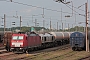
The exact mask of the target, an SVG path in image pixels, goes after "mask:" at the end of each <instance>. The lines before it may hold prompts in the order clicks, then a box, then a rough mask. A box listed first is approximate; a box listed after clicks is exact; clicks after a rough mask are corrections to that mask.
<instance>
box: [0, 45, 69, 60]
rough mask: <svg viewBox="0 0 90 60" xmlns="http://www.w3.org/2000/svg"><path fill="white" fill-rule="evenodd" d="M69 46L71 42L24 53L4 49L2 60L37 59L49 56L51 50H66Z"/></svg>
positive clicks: (1, 55)
mask: <svg viewBox="0 0 90 60" xmlns="http://www.w3.org/2000/svg"><path fill="white" fill-rule="evenodd" d="M68 48H70V45H69V44H67V45H63V46H58V47H54V48H48V49H44V50H39V51H32V52H30V53H29V54H22V53H20V54H15V53H13V52H6V51H5V50H2V52H1V54H0V60H5V59H6V60H14V59H15V60H27V59H35V58H37V57H38V56H47V55H48V54H49V52H50V51H57V50H65V49H68ZM16 56H17V57H16ZM29 56H30V57H29ZM2 57H3V58H2Z"/></svg>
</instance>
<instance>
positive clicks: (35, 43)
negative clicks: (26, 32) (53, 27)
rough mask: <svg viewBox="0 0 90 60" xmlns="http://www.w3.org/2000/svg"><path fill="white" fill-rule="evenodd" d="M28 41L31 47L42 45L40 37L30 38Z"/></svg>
mask: <svg viewBox="0 0 90 60" xmlns="http://www.w3.org/2000/svg"><path fill="white" fill-rule="evenodd" d="M27 39H28V46H29V47H33V46H38V45H41V40H40V36H29V37H28V38H27Z"/></svg>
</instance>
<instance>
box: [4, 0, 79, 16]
mask: <svg viewBox="0 0 90 60" xmlns="http://www.w3.org/2000/svg"><path fill="white" fill-rule="evenodd" d="M4 1H6V2H11V1H7V0H4ZM12 2H13V3H17V4H21V5H26V6H31V7H36V8H40V9H43V7H38V6H33V5H28V4H24V3H20V2H15V1H12ZM44 9H46V10H50V11H56V12H62V11H58V10H53V9H48V8H44ZM62 13H68V14H72V13H69V12H62ZM76 15H79V14H76Z"/></svg>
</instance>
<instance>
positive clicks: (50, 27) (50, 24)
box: [50, 18, 51, 30]
mask: <svg viewBox="0 0 90 60" xmlns="http://www.w3.org/2000/svg"><path fill="white" fill-rule="evenodd" d="M50 30H51V18H50Z"/></svg>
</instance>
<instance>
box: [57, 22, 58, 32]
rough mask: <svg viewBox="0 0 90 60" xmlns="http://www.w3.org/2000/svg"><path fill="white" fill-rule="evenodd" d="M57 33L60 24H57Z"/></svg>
mask: <svg viewBox="0 0 90 60" xmlns="http://www.w3.org/2000/svg"><path fill="white" fill-rule="evenodd" d="M57 31H58V22H57Z"/></svg>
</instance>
